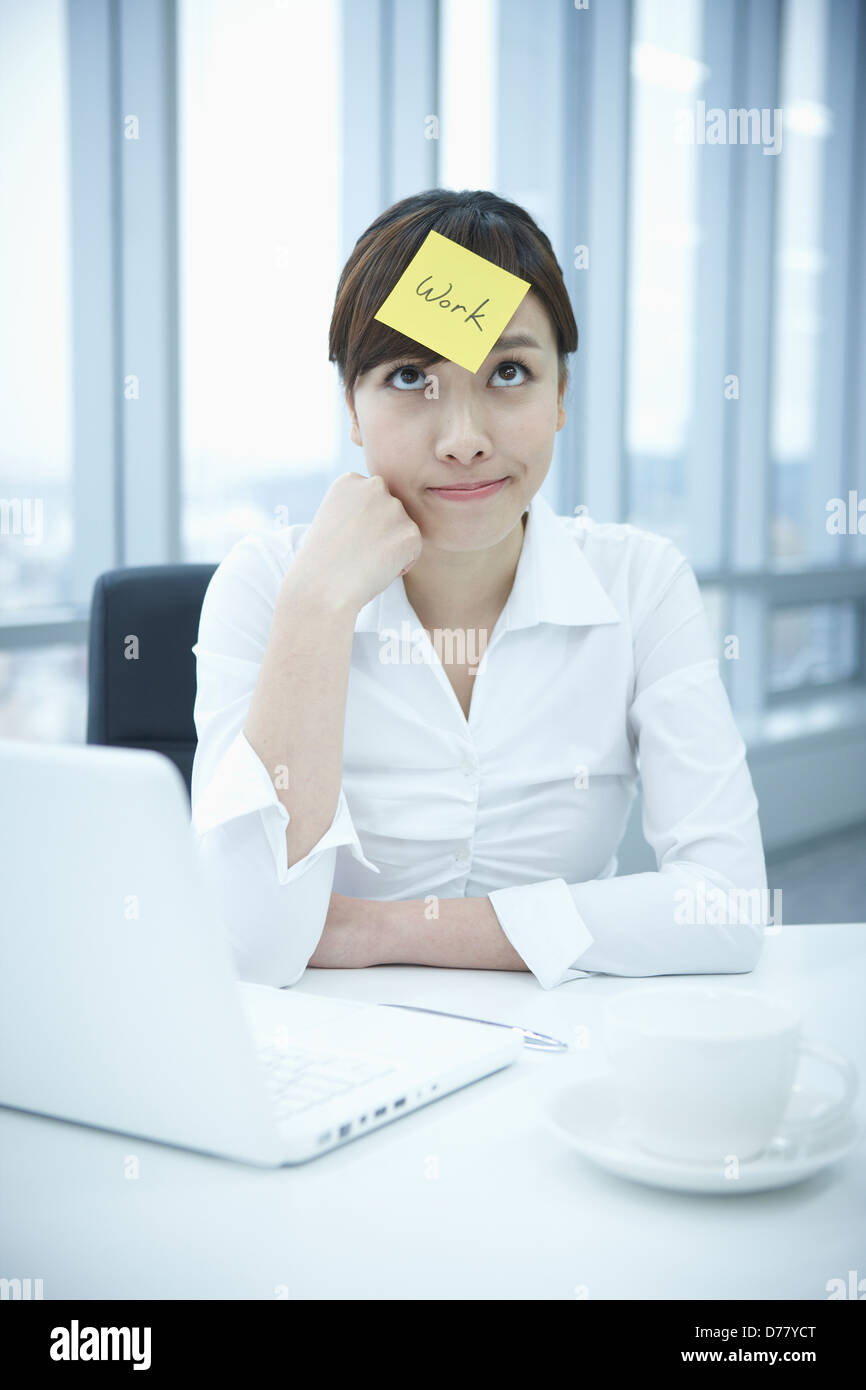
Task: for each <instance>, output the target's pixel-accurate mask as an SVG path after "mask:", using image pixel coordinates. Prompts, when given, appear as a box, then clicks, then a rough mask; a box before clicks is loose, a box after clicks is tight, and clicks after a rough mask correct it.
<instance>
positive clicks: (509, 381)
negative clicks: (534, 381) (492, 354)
mask: <svg viewBox="0 0 866 1390" xmlns="http://www.w3.org/2000/svg"><path fill="white" fill-rule="evenodd" d="M500 372H503V373H505V374H506V375H505V382H506V385H508V386H515V385H516V386H522V385H523V383H524V381H528V380H529V369H528V368H527V367H524V365H523V363H522V362H500V363H499V366H498V367H497V368H496V371H495V372H494V373H493V377H495V376H498V374H499V373H500ZM514 372H522V373H523V376H522V377H520V378H516V377H515V376H514V375H513V373H514ZM493 377H491V378H490V379H491V381H492V380H493Z"/></svg>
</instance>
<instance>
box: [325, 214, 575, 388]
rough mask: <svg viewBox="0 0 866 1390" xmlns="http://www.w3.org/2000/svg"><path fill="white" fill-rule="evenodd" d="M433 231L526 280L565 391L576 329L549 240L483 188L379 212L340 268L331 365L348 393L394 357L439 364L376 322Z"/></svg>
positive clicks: (531, 222) (330, 346)
mask: <svg viewBox="0 0 866 1390" xmlns="http://www.w3.org/2000/svg"><path fill="white" fill-rule="evenodd" d="M431 231H437V232H439V233H440V234H441V235H442V236H447V237H450V239H451V240H452V241H456V242H459V244H460V245H461V246H465V247H466V248H467V250H469V251H474V252H475V254H476V255H477V256H484V258H485V259H486V260H488V261H492V262H493V263H494V265H498V266H501V267H502V269H503V270H507V271H510V273H511V274H512V275H519V276H520V277H521V279H523V280H528V281H529V283H530V285H531V286H532V290H531V291H530V293H534V294H535V295H537V297H538V299H539V300H540V301H541V303H542V304H543V305H544V307H545V309H546V310H547V312H548V314H549V315H550V319H551V322H552V325H553V331H554V334H555V336H556V343H557V353H558V356H559V382H560V385H562V383H563V381H567V379H568V367H567V365H566V357H567V354H568V353H570V352H576V351H577V324H576V323H575V321H574V313H573V312H572V308H571V302H570V300H569V298H568V291H567V290H566V288H565V282H564V280H563V278H562V269H561V267H560V265H559V262H558V261H557V259H556V256H555V255H554V253H553V247H552V246H551V244H550V241H549V239H548V237H547V236H546V235H545V234H544V232H543V231H542V230H541V228H540V227H539V226H538V225H537V223H536V222H535V221H534V220H533V219H532V218H531V217H530V215H529V213H528V212H526V210H525V209H524V208H522V207H519V206H518V204H517V203H511V202H509V201H508V200H507V199H506V198H500V197H498V196H497V195H496V194H495V193H490V192H488V191H487V190H486V189H463V190H461V191H460V192H455V191H454V190H453V189H449V188H430V189H427V191H426V192H424V193H414V194H413V195H412V196H411V197H409V198H402V199H401V200H400V202H398V203H394V204H393V205H392V206H391V207H389V208H386V209H385V211H384V212H383V213H380V215H379V216H378V217H377V218H376V220H375V222H371V224H370V226H369V227H368V228H367V230H366V231H365V232H364V233H363V234H362V235H361V236H360V237H359V238H358V240H357V241H356V242H355V246H354V248H353V250H352V252H351V254H350V256H349V259H348V260H347V261H346V264H345V266H344V267H343V271H342V274H341V275H340V281H339V284H338V285H337V294H336V297H335V300H334V312H333V314H332V315H331V329H330V334H329V338H328V361H329V362H336V364H337V369H338V371H339V374H340V382H341V384H342V387H343V390H344V392H349V393H350V392H352V391H353V390H354V387H355V382H356V381H357V379H358V377H359V376H361V375H362V374H363V373H364V372H368V371H371V370H372V368H373V367H378V366H379V365H380V363H382V362H388V361H391V360H393V359H394V358H396V357H402V356H407V357H409V356H411V358H412V361H413V363H417V364H418V366H419V367H424V368H426V367H431V366H432V365H433V363H434V362H441V361H442V356H441V353H437V352H434V351H432V350H431V349H430V348H425V347H422V346H421V344H420V343H417V342H416V341H415V339H414V338H408V337H407V336H406V335H405V334H404V333H398V332H397V330H396V329H394V328H389V327H388V325H387V324H385V323H380V322H379V320H378V319H375V318H374V317H373V315H374V314H375V313H376V310H377V309H378V308H379V307H380V306H381V305H382V304H383V303H384V301H385V299H386V298H387V296H388V294H389V293H390V291H391V290H392V289H393V287H394V285H395V284H396V283H397V281H398V279H399V278H400V276H401V275H402V274H403V271H404V270H405V269H406V267H407V265H408V264H409V262H410V261H411V259H412V257H413V256H414V255H415V253H416V251H418V249H419V248H420V247H421V245H422V243H423V242H424V241H425V239H426V237H427V234H428V232H431Z"/></svg>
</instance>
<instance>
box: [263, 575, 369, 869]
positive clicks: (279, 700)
mask: <svg viewBox="0 0 866 1390" xmlns="http://www.w3.org/2000/svg"><path fill="white" fill-rule="evenodd" d="M356 617H357V612H356V610H355V608H354V605H353V604H352V603H346V602H345V601H342V602H341V601H339V600H338V599H329V598H328V596H327V594H326V593H323V592H321V591H319V592H316V590H315V589H313V590H310V589H304V587H303V586H301V585H299V584H298V583H297V576H296V575H295V574H294V573H293V570H292V569H289V571H288V573H287V575H286V577H285V579H284V580H283V583H282V585H281V587H280V591H279V594H278V596H277V601H276V604H275V605H274V618H273V623H272V625H271V631H270V636H269V638H268V645H267V649H266V651H265V654H264V658H263V660H262V664H261V667H260V668H259V675H258V680H257V682H256V687H255V690H254V692H253V696H252V699H251V701H250V707H249V710H248V711H247V717H246V721H245V723H244V734H245V736H246V738H247V741H248V742H249V744H250V747H251V748H252V749H253V751H254V752H255V753H256V754H257V756H258V757H259V759H260V760H261V762H262V763H263V764H264V766H265V767H266V768H267V770H268V772H269V773H270V776H271V779H272V781H273V783H274V788H275V791H276V794H277V796H278V798H279V800H280V801H281V802H282V804H283V805H284V806H285V808H286V810H287V811H288V813H289V822H288V825H287V826H286V852H287V856H288V864H289V866H291V865H292V864H295V863H297V861H298V860H299V859H303V858H304V856H305V855H307V854H308V853H309V852H310V850H311V849H312V848H313V845H315V844H316V843H317V842H318V841H319V840H320V839H321V838H322V836H323V835H324V833H325V831H326V830H327V828H328V826H329V825H330V824H331V822H332V820H333V819H334V812H335V811H336V809H337V801H338V799H339V795H340V786H341V783H342V768H343V728H344V725H345V722H346V692H347V689H348V682H349V666H350V663H351V656H352V637H353V634H354V631H355V619H356Z"/></svg>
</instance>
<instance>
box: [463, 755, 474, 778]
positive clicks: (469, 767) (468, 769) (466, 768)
mask: <svg viewBox="0 0 866 1390" xmlns="http://www.w3.org/2000/svg"><path fill="white" fill-rule="evenodd" d="M460 771H461V772H462V773H463V776H464V777H474V776H475V773H476V771H477V769H476V767H475V764H474V762H473V761H472V759H471V758H464V759H463V761H462V763H461V764H460Z"/></svg>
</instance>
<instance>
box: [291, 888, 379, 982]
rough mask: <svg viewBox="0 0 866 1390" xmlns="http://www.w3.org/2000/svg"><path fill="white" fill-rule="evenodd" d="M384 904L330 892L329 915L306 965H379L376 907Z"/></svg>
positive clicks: (345, 967) (328, 967)
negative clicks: (376, 945) (376, 940)
mask: <svg viewBox="0 0 866 1390" xmlns="http://www.w3.org/2000/svg"><path fill="white" fill-rule="evenodd" d="M383 906H384V904H383V903H378V902H374V901H370V900H369V899H367V898H349V897H346V896H345V894H343V893H332V894H331V903H330V907H329V908H328V916H327V918H326V919H325V925H324V927H323V929H322V935H321V937H320V938H319V944H318V946H317V947H316V949H315V951H314V952H313V954H312V955H311V956H310V959H309V960H308V962H307V965H308V966H312V967H313V969H316V968H318V969H322V970H363V969H365V968H366V967H367V966H368V965H378V964H379V962H378V960H377V959H376V949H375V930H376V910H377V908H382V907H383Z"/></svg>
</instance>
